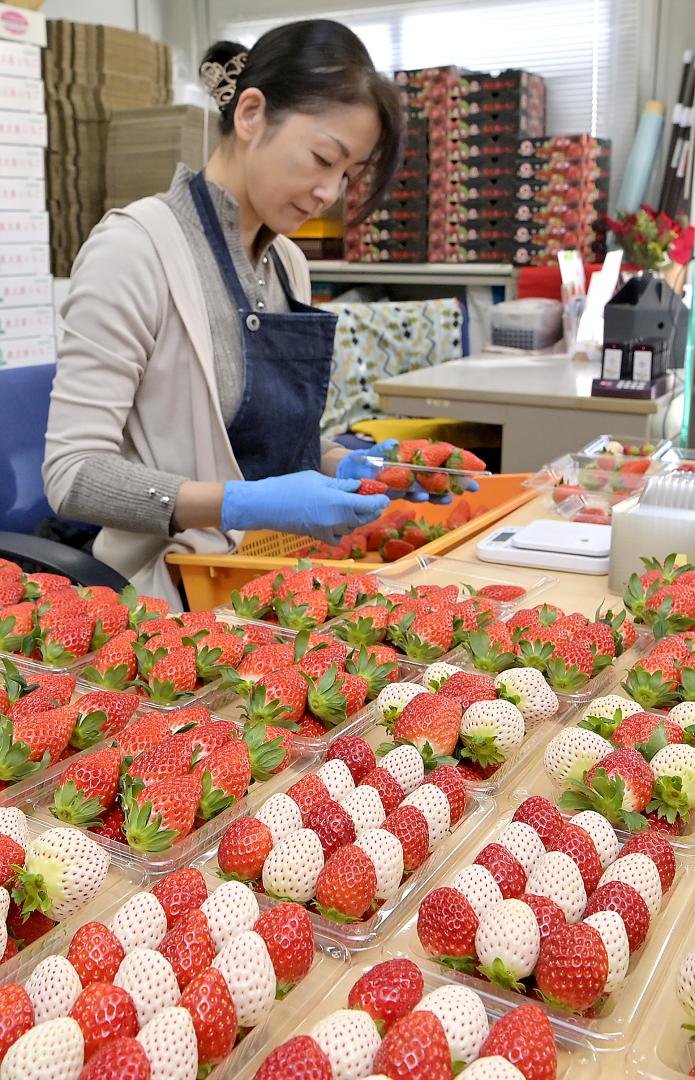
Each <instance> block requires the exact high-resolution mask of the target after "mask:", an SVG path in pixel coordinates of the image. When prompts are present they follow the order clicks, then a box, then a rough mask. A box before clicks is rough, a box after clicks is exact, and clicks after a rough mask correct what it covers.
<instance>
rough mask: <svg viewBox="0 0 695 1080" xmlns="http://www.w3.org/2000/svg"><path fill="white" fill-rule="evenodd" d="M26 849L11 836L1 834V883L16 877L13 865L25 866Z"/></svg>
mask: <svg viewBox="0 0 695 1080" xmlns="http://www.w3.org/2000/svg"><path fill="white" fill-rule="evenodd" d="M24 854H25V852H24V849H23V848H22V846H21V844H18V843H17V841H16V840H13V839H12V837H10V836H3V835H2V834H0V885H5V884H6V883H7V882H8V881H10V880H11V879H12V878H13V877H14V870H13V869H12V867H13V866H24Z"/></svg>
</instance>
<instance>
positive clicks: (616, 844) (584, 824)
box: [572, 810, 620, 870]
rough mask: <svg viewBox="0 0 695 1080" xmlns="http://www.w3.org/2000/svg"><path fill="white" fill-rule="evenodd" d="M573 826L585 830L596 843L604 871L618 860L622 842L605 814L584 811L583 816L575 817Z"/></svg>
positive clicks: (577, 815)
mask: <svg viewBox="0 0 695 1080" xmlns="http://www.w3.org/2000/svg"><path fill="white" fill-rule="evenodd" d="M572 824H573V825H577V826H578V828H580V829H583V830H584V832H586V833H588V834H589V836H590V837H591V839H592V840H593V841H594V846H595V848H596V850H597V852H598V857H599V859H600V861H601V869H602V870H605V869H606V867H607V866H610V864H611V863H612V862H614V861H615V860H616V859H617V858H618V853H619V851H620V841H619V840H618V837H617V835H616V832H615V829H614V828H613V826H612V825H611V823H610V821H609V820H608V818H605V817H604V816H603V814H597V813H596V811H595V810H582V812H581V814H575V815H574V817H573V818H572Z"/></svg>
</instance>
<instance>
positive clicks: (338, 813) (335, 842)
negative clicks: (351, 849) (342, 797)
mask: <svg viewBox="0 0 695 1080" xmlns="http://www.w3.org/2000/svg"><path fill="white" fill-rule="evenodd" d="M249 820H251V819H249ZM306 828H307V829H313V831H314V832H315V833H316V835H317V836H318V838H319V840H320V841H321V847H322V848H323V855H324V858H325V859H327V858H328V857H329V856H330V855H332V854H333V852H334V851H337V850H338V848H339V847H343V846H344V845H345V844H354V842H355V840H356V839H357V834H356V832H355V825H354V822H353V820H352V818H351V817H350V815H349V814H348V812H347V810H344V809H343V807H342V806H341V805H340V803H338V802H335V800H334V799H325V800H323V801H322V802H319V803H317V804H316V805H315V806H314V807H313V808H312V810H311V811H310V812H309V814H308V816H307V819H306ZM220 847H221V845H220ZM261 870H262V867H261ZM258 876H260V871H259V874H258Z"/></svg>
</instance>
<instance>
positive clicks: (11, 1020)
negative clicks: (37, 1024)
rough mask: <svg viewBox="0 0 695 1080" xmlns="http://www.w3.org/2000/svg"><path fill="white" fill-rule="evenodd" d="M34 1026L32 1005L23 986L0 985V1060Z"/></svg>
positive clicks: (15, 984)
mask: <svg viewBox="0 0 695 1080" xmlns="http://www.w3.org/2000/svg"><path fill="white" fill-rule="evenodd" d="M33 1026H34V1006H33V1005H32V1003H31V998H30V997H29V995H28V994H27V992H26V990H25V989H24V987H23V986H19V985H18V984H17V983H7V984H6V985H5V986H0V1061H2V1060H3V1058H4V1057H5V1054H6V1053H7V1051H8V1050H9V1049H10V1047H11V1046H12V1045H13V1044H14V1043H16V1042H17V1039H18V1038H19V1037H20V1036H21V1035H23V1034H24V1032H25V1031H29V1029H30V1028H32V1027H33Z"/></svg>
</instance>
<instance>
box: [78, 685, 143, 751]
mask: <svg viewBox="0 0 695 1080" xmlns="http://www.w3.org/2000/svg"><path fill="white" fill-rule="evenodd" d="M76 704H77V706H78V709H79V715H78V718H77V721H76V723H75V727H74V728H73V732H72V735H71V736H70V745H71V746H73V747H74V748H75V749H76V750H85V749H86V748H87V747H88V746H91V745H92V744H93V743H95V742H97V741H98V740H99V739H102V738H105V737H106V736H113V735H118V734H119V732H121V731H122V730H123V728H124V727H126V725H127V724H128V723H129V721H130V720H131V719H132V718H133V716H134V715H135V712H136V710H137V708H138V704H139V702H138V699H137V697H136V695H135V694H132V693H127V692H123V693H119V692H116V691H108V690H103V691H100V690H97V691H94V692H93V693H90V694H83V695H82V697H80V698H79V700H78V701H77V703H76ZM95 714H100V715H95ZM101 714H105V715H106V720H104V719H103V716H102V715H101Z"/></svg>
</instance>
